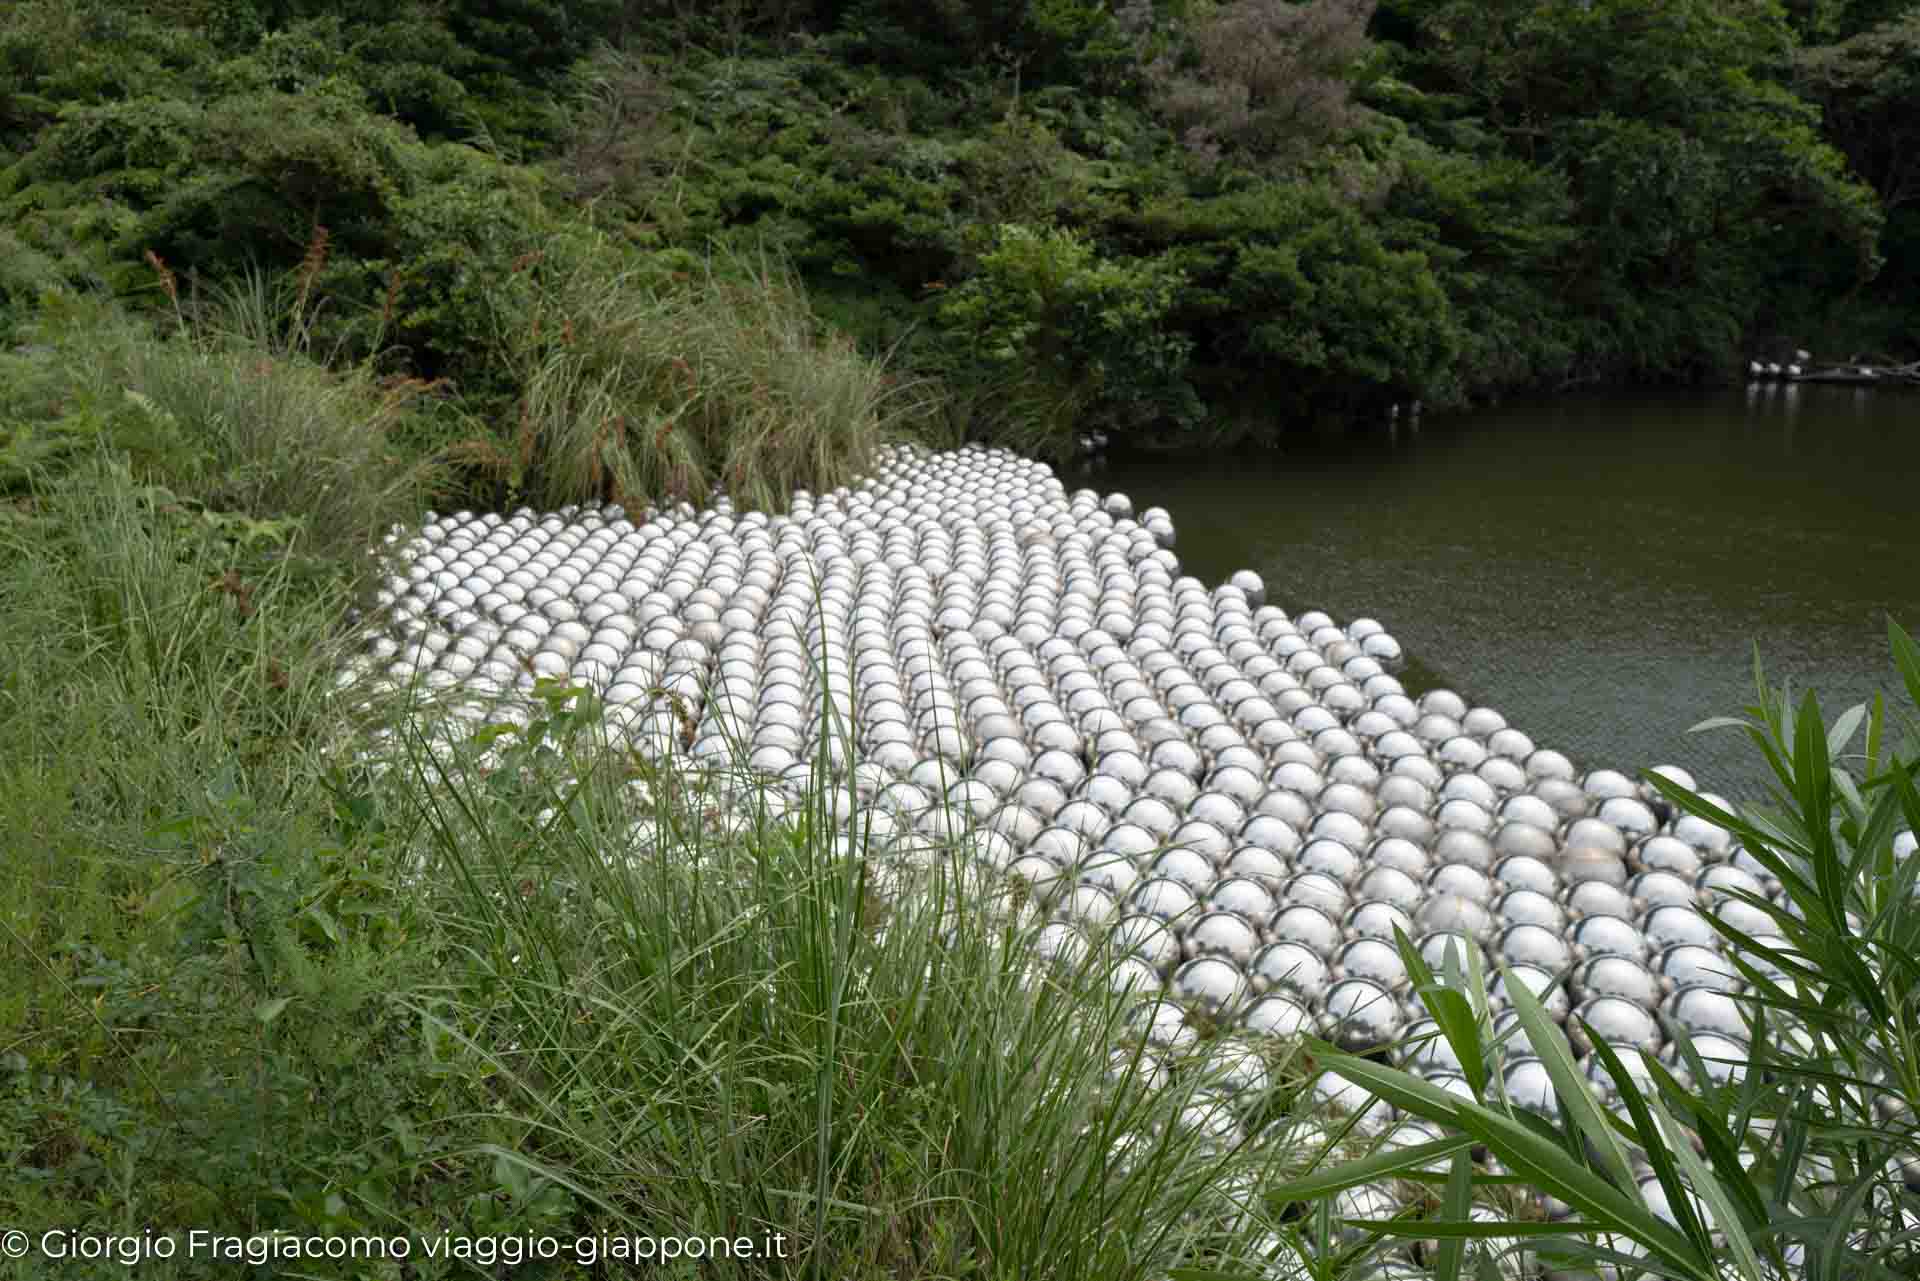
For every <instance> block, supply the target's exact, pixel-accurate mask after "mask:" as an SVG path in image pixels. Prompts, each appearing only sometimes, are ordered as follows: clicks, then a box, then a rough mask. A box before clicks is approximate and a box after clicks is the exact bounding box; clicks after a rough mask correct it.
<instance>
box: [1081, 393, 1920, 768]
mask: <svg viewBox="0 0 1920 1281" xmlns="http://www.w3.org/2000/svg"><path fill="white" fill-rule="evenodd" d="M1063 479H1064V480H1065V481H1066V482H1067V484H1068V485H1069V487H1070V488H1073V487H1078V486H1080V485H1087V486H1091V487H1093V488H1095V489H1098V490H1101V491H1102V492H1108V491H1112V490H1120V491H1122V492H1125V493H1127V494H1128V495H1130V496H1131V497H1132V499H1133V501H1134V505H1135V507H1136V508H1143V507H1147V506H1151V505H1158V506H1162V507H1165V508H1167V509H1168V510H1169V511H1170V512H1171V513H1172V514H1173V521H1174V525H1175V528H1176V530H1177V531H1178V539H1179V541H1178V543H1177V545H1176V547H1175V551H1176V552H1177V553H1178V555H1179V557H1180V560H1181V564H1182V566H1183V567H1184V570H1185V572H1187V573H1189V574H1193V575H1196V576H1197V577H1199V578H1201V579H1202V580H1204V581H1206V582H1208V583H1209V584H1211V583H1216V582H1220V581H1223V580H1224V579H1225V578H1226V577H1227V575H1229V574H1230V573H1232V572H1233V571H1234V570H1236V569H1242V568H1250V569H1253V570H1255V571H1257V572H1258V573H1259V574H1260V575H1261V576H1262V577H1263V578H1265V579H1266V582H1267V590H1268V594H1269V597H1270V598H1271V599H1272V600H1273V601H1274V602H1275V603H1277V604H1280V605H1282V606H1284V607H1285V608H1287V609H1288V611H1289V612H1292V613H1296V614H1297V613H1299V612H1301V611H1303V610H1306V609H1313V608H1318V609H1324V610H1326V611H1327V612H1328V613H1330V614H1332V615H1333V616H1334V618H1335V619H1336V621H1339V622H1342V623H1345V622H1346V621H1348V620H1350V619H1352V618H1355V617H1358V616H1361V615H1370V616H1372V617H1375V618H1378V619H1379V620H1380V621H1381V622H1383V623H1384V624H1385V625H1386V626H1387V629H1388V630H1389V631H1391V632H1392V633H1393V634H1394V635H1395V636H1396V637H1398V638H1399V640H1400V642H1401V644H1402V645H1403V646H1405V648H1406V650H1407V652H1408V655H1409V658H1410V660H1411V661H1410V662H1409V665H1408V669H1407V670H1406V671H1405V672H1403V673H1402V674H1401V675H1402V679H1403V680H1405V681H1406V682H1407V684H1408V686H1409V688H1410V689H1413V690H1415V691H1417V690H1419V689H1424V688H1428V687H1432V686H1435V685H1444V686H1447V687H1449V688H1452V689H1455V690H1457V691H1459V692H1460V693H1461V694H1462V695H1463V696H1465V697H1466V698H1467V699H1468V700H1469V701H1470V702H1477V703H1482V704H1485V705H1487V706H1491V707H1494V708H1496V709H1498V710H1499V711H1500V712H1501V713H1503V714H1504V715H1505V716H1506V717H1507V719H1508V721H1509V722H1510V723H1511V724H1513V725H1514V726H1515V727H1516V728H1519V729H1522V730H1525V731H1526V732H1527V733H1528V734H1530V735H1531V736H1532V737H1533V738H1534V740H1535V741H1536V742H1537V743H1539V744H1540V745H1541V746H1547V747H1555V748H1558V749H1560V750H1561V751H1563V752H1566V753H1567V754H1568V755H1569V756H1571V757H1573V759H1574V761H1575V762H1576V764H1579V765H1581V766H1582V767H1583V768H1591V767H1597V766H1610V767H1613V768H1616V769H1622V770H1626V771H1628V772H1629V773H1636V772H1637V771H1638V770H1639V769H1640V768H1642V767H1644V766H1647V765H1653V764H1658V763H1662V762H1670V763H1673V764H1678V765H1682V766H1685V767H1686V768H1688V769H1690V770H1692V771H1694V773H1695V775H1696V777H1697V778H1698V779H1699V780H1700V783H1701V784H1702V786H1704V787H1708V788H1710V789H1713V790H1716V791H1720V792H1724V793H1726V794H1728V795H1730V796H1734V797H1736V798H1742V799H1752V798H1754V797H1757V796H1760V795H1763V794H1764V789H1765V786H1766V784H1767V783H1768V782H1769V781H1770V780H1771V774H1770V773H1769V772H1768V770H1767V767H1766V765H1765V763H1764V761H1763V760H1761V759H1760V758H1759V756H1758V754H1757V751H1756V750H1755V749H1754V748H1753V747H1752V746H1751V744H1750V743H1749V742H1748V741H1747V739H1746V737H1745V735H1744V734H1742V733H1741V732H1740V731H1738V730H1715V731H1711V732H1707V733H1699V734H1690V733H1688V728H1689V727H1690V726H1692V725H1694V724H1695V723H1697V722H1699V721H1701V720H1703V719H1705V718H1707V717H1709V716H1719V715H1727V714H1733V713H1738V712H1741V711H1742V710H1743V709H1745V708H1746V707H1747V706H1748V705H1749V704H1751V703H1752V702H1753V690H1754V685H1753V654H1754V644H1755V642H1758V644H1759V650H1760V658H1761V662H1762V663H1763V665H1764V668H1765V670H1766V673H1767V676H1768V679H1769V681H1770V682H1771V683H1775V684H1777V683H1778V682H1779V681H1780V680H1781V679H1782V678H1784V679H1787V680H1790V681H1791V682H1792V684H1793V687H1794V688H1795V689H1796V690H1804V689H1806V688H1808V687H1811V688H1813V689H1814V690H1815V691H1816V692H1817V693H1818V694H1819V696H1820V699H1821V707H1822V711H1823V715H1824V716H1825V718H1826V719H1827V720H1828V721H1829V722H1831V721H1832V719H1833V717H1834V716H1835V715H1836V714H1837V713H1838V712H1839V711H1840V710H1841V709H1843V708H1844V707H1846V706H1849V705H1851V704H1852V703H1854V702H1857V701H1860V700H1862V699H1865V698H1869V697H1871V696H1872V694H1873V693H1874V692H1876V691H1878V690H1885V691H1886V692H1887V694H1888V697H1889V700H1890V703H1896V704H1897V705H1899V706H1906V700H1905V698H1904V695H1900V696H1899V697H1898V698H1897V700H1896V695H1897V694H1898V693H1899V691H1900V689H1901V685H1900V681H1899V677H1898V674H1897V673H1896V672H1895V670H1894V668H1893V664H1892V662H1891V660H1890V658H1889V650H1888V646H1887V639H1886V621H1887V617H1888V616H1889V615H1891V616H1892V617H1893V618H1894V619H1895V620H1897V621H1898V622H1899V623H1900V624H1901V625H1902V626H1903V627H1905V628H1906V629H1907V630H1908V631H1909V632H1915V633H1920V391H1914V390H1896V389H1886V390H1872V389H1854V388H1850V387H1824V386H1807V385H1799V386H1780V385H1772V386H1768V385H1756V386H1753V387H1750V388H1746V389H1733V390H1720V391H1700V392H1680V393H1673V392H1666V393H1659V394H1631V395H1621V394H1608V395H1606V396H1591V397H1580V398H1572V399H1569V398H1564V397H1563V398H1559V399H1555V400H1552V401H1541V402H1534V403H1508V404H1506V405H1503V406H1501V407H1498V408H1495V409H1489V410H1482V411H1476V412H1473V413H1471V414H1464V415H1459V416H1450V417H1444V418H1443V417H1434V416H1430V417H1428V418H1427V419H1426V420H1425V421H1423V422H1420V423H1418V425H1417V426H1416V425H1414V424H1411V423H1408V422H1406V421H1404V420H1403V421H1402V422H1401V423H1400V424H1399V425H1398V428H1397V430H1389V429H1388V428H1385V427H1383V428H1381V429H1380V430H1378V431H1374V432H1365V433H1355V434H1352V435H1347V436H1339V437H1320V438H1308V439H1306V440H1304V441H1293V440H1290V441H1289V442H1288V443H1287V444H1286V445H1285V446H1284V447H1283V449H1282V450H1280V451H1278V452H1275V453H1271V454H1265V455H1254V456H1238V455H1236V456H1231V457H1227V456H1223V457H1217V458H1206V459H1200V460H1195V459H1191V458H1182V459H1179V460H1163V459H1134V460H1129V459H1116V460H1114V461H1111V462H1108V463H1105V464H1102V465H1097V466H1095V467H1092V468H1089V469H1086V470H1081V471H1077V472H1073V473H1070V474H1068V475H1066V476H1064V477H1063ZM1857 745H1858V744H1857V741H1856V746H1857Z"/></svg>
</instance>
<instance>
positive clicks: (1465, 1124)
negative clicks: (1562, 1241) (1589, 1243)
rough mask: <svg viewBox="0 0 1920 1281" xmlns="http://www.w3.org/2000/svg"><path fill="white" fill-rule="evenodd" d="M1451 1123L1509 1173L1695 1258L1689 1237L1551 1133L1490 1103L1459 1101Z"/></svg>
mask: <svg viewBox="0 0 1920 1281" xmlns="http://www.w3.org/2000/svg"><path fill="white" fill-rule="evenodd" d="M1453 1124H1454V1125H1455V1126H1456V1127H1458V1128H1459V1129H1462V1130H1465V1131H1467V1132H1468V1133H1469V1134H1471V1135H1473V1136H1474V1137H1475V1138H1477V1139H1479V1140H1480V1141H1481V1142H1482V1143H1483V1144H1485V1145H1486V1146H1487V1147H1488V1148H1489V1149H1490V1150H1491V1151H1492V1152H1493V1153H1494V1155H1496V1156H1498V1157H1499V1158H1500V1160H1501V1161H1502V1163H1504V1164H1505V1165H1506V1166H1507V1168H1508V1169H1510V1170H1511V1171H1512V1172H1513V1173H1515V1174H1517V1175H1520V1176H1521V1177H1522V1178H1524V1179H1526V1180H1528V1181H1529V1182H1531V1183H1532V1184H1533V1185H1534V1186H1536V1187H1538V1188H1540V1189H1541V1190H1543V1191H1545V1192H1548V1193H1550V1194H1552V1195H1553V1196H1556V1197H1558V1198H1559V1199H1560V1200H1562V1201H1565V1202H1566V1203H1567V1204H1568V1205H1570V1206H1572V1207H1573V1208H1574V1209H1576V1210H1578V1211H1579V1212H1580V1213H1581V1214H1583V1215H1585V1216H1586V1217H1587V1218H1589V1219H1592V1220H1594V1221H1595V1222H1597V1223H1604V1224H1607V1225H1608V1226H1609V1227H1610V1228H1612V1229H1613V1230H1615V1231H1618V1232H1620V1233H1622V1234H1624V1235H1627V1236H1631V1237H1633V1238H1634V1239H1635V1240H1637V1241H1639V1242H1641V1243H1642V1244H1644V1245H1646V1246H1648V1247H1649V1248H1650V1249H1653V1250H1655V1251H1659V1252H1662V1253H1665V1254H1666V1255H1668V1256H1669V1257H1671V1258H1676V1259H1695V1258H1697V1257H1698V1251H1697V1250H1696V1249H1695V1247H1694V1245H1693V1242H1691V1241H1690V1240H1688V1239H1687V1238H1686V1237H1685V1236H1684V1235H1682V1234H1681V1233H1680V1232H1679V1231H1677V1230H1676V1229H1675V1228H1674V1227H1673V1226H1672V1225H1670V1224H1668V1223H1666V1222H1664V1221H1663V1220H1661V1219H1659V1218H1658V1217H1656V1216H1655V1215H1654V1214H1653V1212H1652V1211H1651V1210H1649V1209H1648V1208H1647V1206H1646V1203H1645V1202H1643V1201H1642V1200H1641V1199H1640V1198H1639V1197H1638V1196H1637V1195H1630V1194H1627V1193H1624V1192H1622V1191H1621V1190H1620V1189H1618V1188H1616V1187H1614V1186H1613V1185H1612V1184H1611V1183H1608V1182H1607V1181H1606V1180H1604V1179H1602V1178H1601V1177H1600V1176H1599V1175H1597V1174H1595V1173H1594V1172H1593V1171H1591V1170H1589V1169H1587V1167H1586V1165H1585V1163H1584V1162H1578V1161H1575V1160H1574V1159H1573V1158H1572V1157H1570V1156H1568V1155H1567V1153H1566V1152H1565V1151H1564V1150H1563V1149H1562V1148H1561V1147H1560V1146H1559V1145H1558V1144H1556V1143H1554V1142H1553V1141H1552V1140H1550V1139H1546V1138H1543V1137H1541V1136H1540V1135H1537V1134H1535V1133H1534V1132H1533V1131H1532V1130H1530V1129H1529V1128H1527V1127H1526V1126H1525V1125H1523V1124H1521V1123H1520V1122H1518V1121H1515V1120H1514V1119H1513V1118H1511V1117H1508V1116H1505V1115H1503V1114H1501V1113H1498V1112H1495V1111H1494V1110H1493V1109H1491V1108H1487V1107H1483V1106H1478V1105H1475V1104H1469V1103H1466V1102H1464V1101H1462V1102H1461V1103H1460V1104H1459V1105H1458V1106H1457V1107H1456V1108H1455V1109H1454V1119H1453Z"/></svg>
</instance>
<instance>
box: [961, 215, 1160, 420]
mask: <svg viewBox="0 0 1920 1281" xmlns="http://www.w3.org/2000/svg"><path fill="white" fill-rule="evenodd" d="M1182 284H1183V279H1182V277H1181V276H1180V274H1179V273H1178V272H1176V271H1173V270H1171V269H1169V268H1168V267H1167V266H1166V265H1165V264H1164V263H1158V262H1152V261H1140V260H1136V261H1123V260H1115V259H1108V258H1103V257H1101V256H1100V254H1099V253H1098V252H1097V251H1096V250H1095V248H1094V247H1093V245H1092V244H1090V243H1089V242H1088V241H1086V240H1085V239H1083V238H1082V237H1080V236H1077V235H1075V234H1074V233H1073V232H1071V231H1066V230H1061V229H1058V228H1050V227H1047V228H1036V227H1031V226H1027V225H1024V224H1020V223H1007V224H1003V225H1002V226H1001V227H1000V228H999V231H998V234H997V237H996V238H995V240H994V242H993V245H992V247H991V248H990V249H987V250H986V251H985V252H983V253H982V254H981V255H980V268H979V271H978V273H977V274H975V275H974V276H972V277H971V278H969V279H968V280H967V281H965V282H964V283H963V284H961V285H960V286H959V287H958V288H957V289H955V290H953V291H952V293H951V294H950V295H949V296H948V300H947V302H946V303H945V305H944V306H942V308H941V311H940V319H941V323H942V324H943V325H944V326H945V327H946V328H947V329H948V330H949V331H950V332H952V333H953V334H954V335H955V337H956V338H958V339H959V340H960V341H961V342H962V343H964V344H965V348H964V356H963V358H964V360H965V361H967V362H968V364H967V365H963V366H962V367H961V369H960V371H959V377H960V378H961V379H962V380H963V381H969V380H970V381H977V382H981V383H985V384H986V385H987V386H990V387H993V388H995V389H997V391H998V392H999V394H1001V395H1003V396H1004V397H1005V403H1006V406H1007V413H1008V414H1009V415H1010V416H1011V420H1012V422H1015V423H1019V430H1020V432H1021V434H1022V435H1023V436H1024V437H1026V441H1025V443H1026V444H1027V445H1028V447H1030V448H1032V449H1034V450H1035V451H1036V452H1045V453H1051V454H1055V455H1059V454H1063V453H1065V452H1067V451H1068V450H1070V449H1071V448H1072V446H1073V440H1074V435H1073V430H1074V428H1075V426H1076V425H1078V424H1080V423H1082V422H1091V423H1095V424H1102V425H1112V426H1115V427H1118V428H1122V429H1128V430H1132V429H1138V428H1140V427H1143V426H1146V425H1149V424H1152V423H1154V422H1156V421H1158V420H1161V419H1171V420H1174V421H1176V422H1185V421H1187V420H1189V419H1190V418H1191V417H1192V416H1193V414H1194V413H1195V412H1196V410H1197V403H1196V402H1195V401H1194V398H1193V392H1192V390H1191V388H1189V387H1188V386H1187V384H1186V382H1185V380H1184V378H1183V375H1184V373H1185V370H1186V362H1187V355H1188V350H1189V347H1188V344H1187V342H1186V340H1185V339H1184V338H1183V337H1182V336H1181V335H1179V334H1177V333H1169V332H1167V330H1166V328H1165V326H1164V321H1165V319H1166V317H1167V315H1168V313H1169V311H1170V310H1171V309H1172V307H1173V303H1174V297H1175V294H1176V291H1178V290H1179V289H1180V287H1181V285H1182Z"/></svg>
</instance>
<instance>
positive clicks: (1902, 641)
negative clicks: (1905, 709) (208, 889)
mask: <svg viewBox="0 0 1920 1281" xmlns="http://www.w3.org/2000/svg"><path fill="white" fill-rule="evenodd" d="M1887 641H1888V643H1889V644H1890V645H1891V646H1892V648H1893V663H1894V666H1895V667H1897V668H1899V669H1900V679H1901V681H1902V682H1903V683H1905V685H1906V687H1907V698H1908V700H1909V701H1910V702H1912V704H1913V705H1914V706H1915V707H1920V645H1915V644H1914V643H1913V637H1911V636H1909V635H1907V632H1906V629H1905V628H1903V627H1901V626H1900V624H1898V623H1896V622H1894V621H1893V617H1892V615H1888V617H1887Z"/></svg>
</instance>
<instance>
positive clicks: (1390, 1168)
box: [1268, 1135, 1473, 1204]
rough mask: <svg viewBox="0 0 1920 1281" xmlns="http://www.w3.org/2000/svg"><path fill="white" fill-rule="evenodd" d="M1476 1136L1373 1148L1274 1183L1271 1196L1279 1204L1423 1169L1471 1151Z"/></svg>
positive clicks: (1322, 1195)
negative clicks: (1327, 1165)
mask: <svg viewBox="0 0 1920 1281" xmlns="http://www.w3.org/2000/svg"><path fill="white" fill-rule="evenodd" d="M1472 1147H1473V1140H1471V1139H1469V1138H1467V1137H1466V1136H1464V1135H1454V1136H1452V1137H1450V1138H1445V1139H1435V1140H1434V1141H1433V1142H1431V1143H1416V1144H1414V1145H1413V1146H1412V1147H1405V1148H1396V1149H1393V1150H1392V1151H1388V1152H1374V1153H1370V1154H1368V1155H1367V1156H1363V1157H1357V1158H1355V1159H1354V1160H1351V1161H1343V1162H1341V1163H1340V1164H1339V1165H1336V1166H1334V1167H1333V1168H1332V1169H1329V1170H1321V1171H1319V1172H1318V1173H1314V1174H1308V1175H1304V1176H1302V1177H1300V1178H1298V1179H1289V1180H1288V1181H1287V1182H1285V1183H1281V1184H1277V1185H1275V1186H1274V1187H1273V1188H1272V1189H1271V1190H1270V1191H1269V1193H1268V1199H1269V1200H1271V1201H1273V1202H1275V1203H1276V1204H1285V1203H1287V1202H1289V1201H1312V1200H1315V1199H1317V1198H1319V1197H1324V1196H1331V1195H1332V1194H1333V1193H1335V1192H1344V1191H1345V1190H1346V1189H1348V1188H1352V1187H1358V1186H1359V1185H1360V1184H1362V1183H1372V1182H1374V1181H1376V1180H1378V1179H1380V1178H1383V1177H1388V1176H1399V1175H1401V1174H1402V1172H1404V1171H1413V1170H1420V1169H1423V1168H1424V1167H1425V1166H1427V1165H1429V1164H1430V1163H1432V1162H1433V1161H1436V1160H1438V1159H1440V1158H1441V1157H1446V1156H1452V1155H1453V1154H1454V1153H1456V1152H1468V1151H1469V1150H1470V1149H1471V1148H1472Z"/></svg>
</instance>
